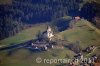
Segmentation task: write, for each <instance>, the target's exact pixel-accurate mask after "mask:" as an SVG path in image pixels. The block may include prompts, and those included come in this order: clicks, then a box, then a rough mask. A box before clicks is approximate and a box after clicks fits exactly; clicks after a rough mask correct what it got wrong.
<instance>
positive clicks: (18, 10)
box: [0, 0, 100, 39]
mask: <svg viewBox="0 0 100 66" xmlns="http://www.w3.org/2000/svg"><path fill="white" fill-rule="evenodd" d="M4 1H5V0H4ZM7 1H10V3H8V2H7V4H4V3H3V4H2V3H0V39H4V38H6V37H9V36H13V35H15V34H16V33H18V32H20V31H21V30H23V29H26V28H29V27H31V26H32V24H36V23H41V22H50V21H52V20H55V19H57V18H60V17H63V16H72V17H75V16H80V17H84V18H85V19H87V20H89V21H91V22H93V23H94V24H96V25H98V24H99V23H98V22H99V21H98V20H97V17H100V4H99V3H96V2H95V1H94V2H90V1H92V0H7ZM83 13H84V14H83ZM98 19H99V18H98ZM97 23H98V24H97ZM98 26H99V25H98Z"/></svg>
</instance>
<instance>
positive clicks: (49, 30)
mask: <svg viewBox="0 0 100 66" xmlns="http://www.w3.org/2000/svg"><path fill="white" fill-rule="evenodd" d="M53 36H54V35H53V31H52V29H51V27H50V26H48V27H47V38H49V40H52V37H53Z"/></svg>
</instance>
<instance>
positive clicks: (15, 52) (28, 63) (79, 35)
mask: <svg viewBox="0 0 100 66" xmlns="http://www.w3.org/2000/svg"><path fill="white" fill-rule="evenodd" d="M46 27H47V25H46V24H41V25H35V26H33V27H32V28H30V29H26V30H23V31H22V32H20V33H18V34H17V35H16V36H13V37H10V38H7V39H4V40H1V41H0V45H10V44H18V43H21V42H24V41H28V40H31V39H34V38H36V35H37V33H38V32H39V31H41V32H42V31H44V30H45V29H46ZM56 35H58V36H61V37H62V39H65V40H68V41H70V42H76V41H80V45H81V46H82V47H83V48H85V47H87V46H89V45H96V46H100V44H99V43H100V34H99V29H97V28H95V27H94V26H93V25H92V24H91V23H89V22H88V21H86V20H80V21H77V23H76V24H75V28H73V29H68V30H65V31H63V32H60V33H57V34H56ZM99 51H100V49H97V50H95V51H94V52H93V53H92V54H99ZM9 53H10V55H9ZM92 54H91V55H92ZM74 55H75V53H74V52H73V51H71V50H69V49H67V48H64V49H51V50H49V51H44V52H40V53H34V52H30V51H29V50H28V49H24V48H21V49H17V48H15V49H11V50H4V51H0V60H1V61H0V66H8V65H9V66H55V65H59V64H48V63H43V62H41V63H36V58H37V57H41V58H42V59H50V58H58V59H61V58H73V56H74ZM99 55H100V54H99Z"/></svg>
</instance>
